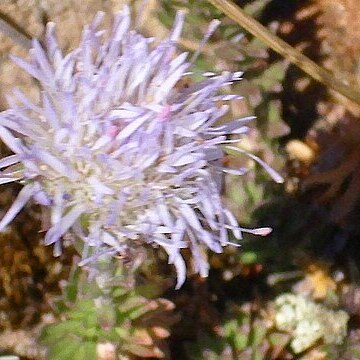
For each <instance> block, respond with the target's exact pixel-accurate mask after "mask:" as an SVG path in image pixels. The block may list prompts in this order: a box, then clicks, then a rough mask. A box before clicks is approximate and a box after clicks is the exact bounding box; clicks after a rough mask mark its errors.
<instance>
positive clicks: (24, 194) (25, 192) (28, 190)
mask: <svg viewBox="0 0 360 360" xmlns="http://www.w3.org/2000/svg"><path fill="white" fill-rule="evenodd" d="M35 191H36V185H34V184H28V185H25V186H24V187H23V188H22V189H21V191H20V192H19V194H18V196H17V197H16V199H15V201H14V202H13V204H12V205H11V207H10V209H9V210H8V211H7V213H6V214H5V216H4V217H3V218H2V220H1V221H0V231H3V230H4V228H5V227H6V226H7V225H9V224H10V223H11V221H12V220H13V219H14V218H15V216H16V215H17V214H18V213H19V212H20V211H21V209H22V208H23V207H24V206H25V204H26V203H27V202H28V201H29V200H30V198H31V197H32V196H33V194H34V193H35Z"/></svg>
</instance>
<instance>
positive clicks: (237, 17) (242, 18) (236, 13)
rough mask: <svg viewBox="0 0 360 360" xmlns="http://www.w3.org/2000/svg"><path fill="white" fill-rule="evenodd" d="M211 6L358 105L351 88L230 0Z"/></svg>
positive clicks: (214, 1)
mask: <svg viewBox="0 0 360 360" xmlns="http://www.w3.org/2000/svg"><path fill="white" fill-rule="evenodd" d="M208 1H209V2H210V3H211V4H212V5H214V6H215V7H216V8H218V9H219V10H220V11H222V12H223V13H224V14H226V15H227V16H228V17H229V18H230V19H232V20H234V21H235V22H237V23H238V24H239V25H240V26H241V27H243V28H244V29H245V30H246V31H248V32H249V33H251V34H252V35H253V36H255V37H256V38H258V39H259V40H261V41H263V42H264V43H265V44H266V45H267V46H269V47H270V48H271V49H272V50H274V51H276V52H277V53H278V54H280V55H282V56H283V57H284V58H286V59H287V60H289V61H290V62H291V63H292V64H294V65H296V66H297V67H299V68H300V69H302V70H303V71H304V72H306V73H307V74H308V75H309V76H311V77H312V78H313V79H315V80H317V81H319V82H320V83H322V84H324V85H325V86H327V87H329V88H330V89H332V90H334V91H335V92H337V93H339V94H340V95H342V96H344V97H346V98H347V99H349V100H351V101H353V102H355V103H356V104H358V105H360V92H359V91H357V90H356V89H353V88H351V87H350V86H348V85H347V84H345V83H344V82H343V81H340V80H338V79H336V78H335V77H334V76H333V75H332V74H331V73H330V72H328V71H327V70H325V69H324V68H322V67H321V66H319V65H317V64H316V63H315V62H314V61H312V60H310V59H309V58H308V57H307V56H305V55H304V54H302V53H301V52H299V51H298V50H296V49H295V48H294V47H292V46H291V45H289V44H288V43H286V42H285V41H284V40H282V39H280V38H279V37H278V36H276V35H274V34H272V33H271V32H270V31H269V30H268V29H267V28H266V27H265V26H263V25H261V24H260V23H259V22H258V21H256V20H255V19H253V18H252V17H251V16H249V15H247V14H246V13H245V12H244V10H243V9H241V8H240V7H239V6H237V5H235V4H234V3H233V2H232V1H230V0H208Z"/></svg>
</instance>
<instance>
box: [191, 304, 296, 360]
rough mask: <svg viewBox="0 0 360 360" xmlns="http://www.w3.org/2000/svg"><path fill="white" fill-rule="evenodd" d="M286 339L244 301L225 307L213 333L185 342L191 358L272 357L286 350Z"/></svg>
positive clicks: (249, 359) (252, 359) (256, 359)
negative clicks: (237, 304)
mask: <svg viewBox="0 0 360 360" xmlns="http://www.w3.org/2000/svg"><path fill="white" fill-rule="evenodd" d="M289 339H290V336H289V335H288V334H285V333H281V332H278V331H277V330H276V329H274V328H272V327H271V323H269V321H268V320H267V319H266V318H265V317H262V316H259V314H258V313H256V312H254V311H252V309H251V306H250V304H246V305H245V306H243V307H241V308H238V307H236V308H234V309H232V310H231V311H229V312H228V313H227V317H226V320H224V322H223V324H222V325H221V327H219V328H217V330H216V333H215V332H214V333H213V334H206V335H203V336H202V337H201V338H200V340H199V341H198V342H197V343H196V345H191V346H189V347H188V355H189V359H191V360H201V359H204V360H263V359H268V358H269V359H275V358H277V356H279V355H280V354H283V353H285V352H286V346H287V344H288V341H289Z"/></svg>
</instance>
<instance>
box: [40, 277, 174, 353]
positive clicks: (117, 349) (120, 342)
mask: <svg viewBox="0 0 360 360" xmlns="http://www.w3.org/2000/svg"><path fill="white" fill-rule="evenodd" d="M118 271H119V270H117V272H118ZM109 278H110V276H109V277H108V278H107V279H109ZM118 278H121V276H120V275H119V274H117V275H115V276H112V277H111V279H112V284H111V285H110V284H109V283H107V284H105V286H104V284H101V285H100V286H99V279H95V281H91V282H88V281H87V279H86V277H85V276H84V274H80V271H79V270H77V271H76V273H75V276H74V277H73V279H72V281H70V282H69V284H68V285H67V286H66V288H65V291H64V296H63V297H62V300H61V301H59V302H58V303H57V309H58V312H59V321H57V322H56V323H54V324H50V325H48V326H46V327H45V328H44V330H43V333H42V336H41V340H42V342H43V343H44V344H45V345H47V347H48V356H47V359H48V360H60V359H61V360H66V359H69V360H70V359H71V360H91V359H94V360H95V359H98V358H100V359H101V358H102V356H103V355H102V352H107V351H112V352H113V353H114V356H115V355H116V356H120V355H121V356H122V357H121V359H124V360H125V359H132V358H135V357H143V358H164V357H166V356H167V353H168V350H167V346H166V343H165V341H164V339H166V338H167V337H168V336H169V335H170V327H171V325H172V324H173V323H174V321H175V317H174V316H173V315H172V314H171V311H172V310H173V308H174V305H173V303H172V302H170V301H169V300H165V299H161V298H157V299H152V298H149V297H146V296H145V293H149V288H148V287H146V286H144V287H141V288H140V287H135V288H128V287H126V286H125V285H123V284H121V283H119V282H117V281H115V280H116V279H118ZM121 279H122V278H121ZM151 292H152V293H153V294H154V291H151Z"/></svg>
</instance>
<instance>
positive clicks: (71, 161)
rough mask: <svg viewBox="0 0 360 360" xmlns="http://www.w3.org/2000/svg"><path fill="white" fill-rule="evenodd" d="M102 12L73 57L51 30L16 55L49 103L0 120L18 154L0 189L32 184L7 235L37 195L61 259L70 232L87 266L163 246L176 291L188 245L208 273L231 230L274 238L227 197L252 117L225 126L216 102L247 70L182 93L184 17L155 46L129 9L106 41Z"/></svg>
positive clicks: (0, 225)
mask: <svg viewBox="0 0 360 360" xmlns="http://www.w3.org/2000/svg"><path fill="white" fill-rule="evenodd" d="M102 17H103V14H102V13H99V14H98V15H97V16H96V18H95V19H94V21H93V23H92V24H91V25H89V26H87V27H85V29H84V31H83V34H82V39H81V43H80V46H79V48H77V49H75V50H74V51H72V52H70V53H68V54H66V55H65V54H63V53H62V51H61V49H60V48H59V46H58V43H57V40H56V37H55V35H54V24H53V23H49V24H48V26H47V32H46V41H45V47H44V48H43V47H42V46H41V45H40V43H39V42H38V41H37V40H34V41H33V49H32V50H31V51H30V60H29V62H27V61H24V60H22V59H19V58H15V57H13V59H14V61H15V62H16V63H17V64H18V65H19V66H20V67H22V68H23V69H24V70H25V71H27V72H28V73H29V74H30V75H32V76H33V77H34V78H35V79H37V80H38V82H39V84H40V87H41V101H39V103H38V104H34V103H33V102H31V101H30V100H29V99H28V98H27V97H26V96H25V95H24V94H23V93H21V92H20V91H19V90H15V91H14V96H13V97H12V98H10V100H9V101H10V107H11V108H10V109H9V110H7V111H4V112H2V113H1V114H0V137H1V139H2V140H3V142H4V143H5V144H6V145H7V146H8V147H9V148H10V149H11V150H12V151H13V153H14V155H10V156H8V157H6V158H3V159H1V160H0V168H1V169H3V170H2V173H1V175H0V183H3V184H4V183H8V182H14V181H18V182H21V183H22V184H23V185H24V187H23V188H22V190H21V191H20V193H19V195H18V197H17V199H16V200H15V201H14V203H13V205H12V206H11V208H10V209H9V210H8V212H7V213H6V215H5V216H4V217H3V219H2V220H1V222H0V230H2V229H4V228H5V227H6V226H7V225H8V224H9V223H10V222H11V221H12V220H13V218H14V217H15V216H16V215H17V213H18V212H19V211H20V210H21V209H22V208H23V206H24V205H25V204H26V203H27V201H28V200H30V199H31V198H33V199H34V200H35V201H37V202H38V203H40V204H42V205H43V206H45V207H48V208H49V209H50V213H51V225H52V226H51V227H50V229H49V230H48V231H47V233H46V235H45V244H47V245H50V244H54V246H55V248H54V252H55V254H59V253H60V251H61V246H60V241H61V238H62V236H63V235H65V234H66V233H68V232H70V233H72V234H74V235H76V237H79V238H81V239H82V240H83V242H84V251H83V263H85V262H86V261H90V260H91V259H93V258H94V257H96V256H99V255H100V254H104V253H111V254H122V253H126V251H127V250H128V249H129V248H134V247H136V246H139V244H143V243H147V244H151V245H155V246H157V245H159V246H161V247H162V248H164V249H165V251H166V252H167V253H168V256H169V262H170V263H172V264H174V265H175V267H176V270H177V274H178V282H177V288H179V287H180V286H181V285H182V284H183V282H184V281H185V278H186V268H185V262H184V260H183V257H182V256H181V252H180V251H181V249H182V248H190V250H191V253H192V255H193V260H194V268H195V270H196V271H197V272H198V273H200V275H201V276H207V275H208V262H207V260H206V256H205V254H204V248H209V249H211V250H212V251H215V252H217V253H221V252H222V248H223V246H225V245H228V244H229V243H230V241H229V238H228V233H229V231H230V232H232V233H233V235H234V237H235V238H236V239H241V236H242V232H243V231H246V232H253V233H257V234H260V235H264V234H266V233H268V232H269V229H268V228H263V229H255V230H248V229H242V228H240V227H239V226H238V223H237V221H236V220H235V218H234V216H233V215H232V214H231V212H230V211H229V210H227V209H226V208H225V207H224V205H223V203H222V200H221V196H220V188H221V180H222V177H223V173H224V172H228V173H230V174H237V175H242V174H243V173H244V172H245V170H244V169H227V168H224V167H223V166H222V160H223V158H224V153H225V152H226V146H229V145H228V144H232V143H233V142H234V141H239V140H240V137H241V136H243V134H244V133H246V130H247V127H246V124H247V123H248V122H249V121H250V120H251V119H252V118H251V117H248V118H242V119H237V120H234V121H232V122H230V123H221V124H219V123H218V120H219V119H220V118H221V117H222V116H223V115H224V114H225V113H226V112H227V110H228V106H227V105H222V106H219V102H220V101H228V100H231V99H234V98H236V97H237V96H233V95H222V94H221V90H222V89H223V88H224V87H225V86H228V85H229V84H231V83H232V82H233V81H236V80H239V79H240V77H241V73H234V74H233V73H228V72H227V73H223V74H213V73H207V74H203V75H202V77H203V80H202V81H199V82H194V83H192V84H189V85H188V86H180V85H179V81H180V80H181V79H182V78H183V77H184V76H186V75H190V73H191V67H192V63H191V62H188V61H187V53H179V52H178V50H177V48H176V42H177V40H178V38H179V36H180V32H181V28H182V24H183V17H184V16H183V13H178V15H177V17H176V20H175V24H174V27H173V30H172V32H171V34H170V36H169V38H168V39H166V40H164V41H162V42H161V43H160V44H158V45H154V40H153V39H150V38H145V37H143V36H142V35H140V34H138V33H136V32H135V31H133V30H131V29H130V14H129V9H128V8H127V7H125V8H124V10H123V12H122V13H120V14H119V15H117V16H116V17H115V19H114V24H113V27H112V30H111V33H110V34H109V35H108V36H106V34H105V32H104V31H101V30H98V26H99V24H100V22H101V19H102ZM212 25H214V23H213V24H212ZM229 135H236V136H237V139H235V140H234V137H232V140H229V139H230V138H229ZM229 147H231V145H230V146H229ZM232 148H233V149H237V150H239V151H241V150H240V149H239V148H238V147H235V146H232ZM250 156H251V157H252V158H254V159H255V160H257V161H260V162H261V160H259V159H257V158H256V157H254V156H253V155H250ZM264 166H265V167H266V165H264ZM266 169H267V170H268V171H269V172H270V174H271V175H273V176H274V177H275V179H276V180H278V181H280V180H281V179H280V177H279V176H278V175H277V174H276V173H275V172H273V171H272V170H271V169H269V168H268V167H266ZM89 259H90V260H89Z"/></svg>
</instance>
